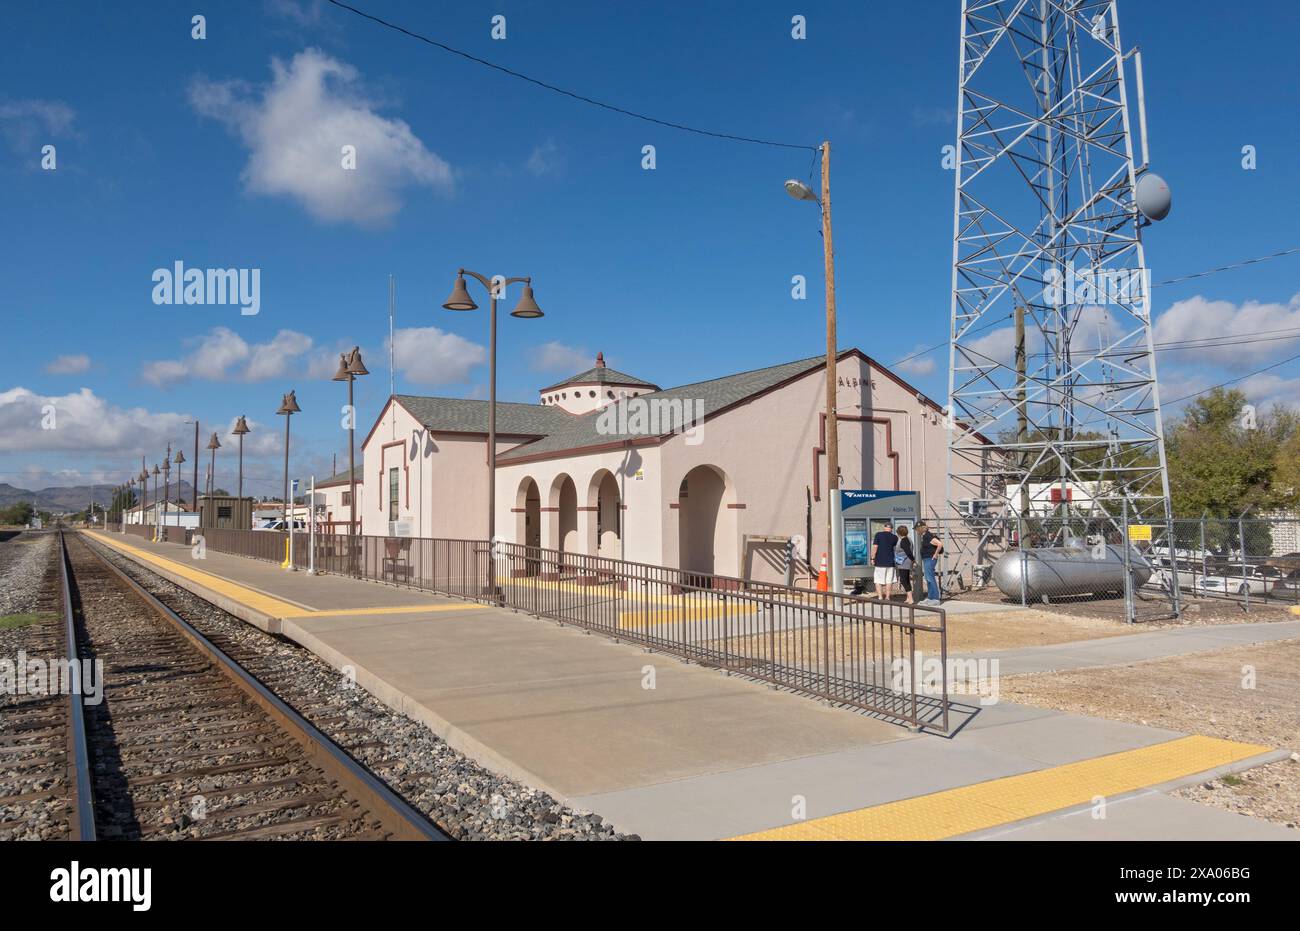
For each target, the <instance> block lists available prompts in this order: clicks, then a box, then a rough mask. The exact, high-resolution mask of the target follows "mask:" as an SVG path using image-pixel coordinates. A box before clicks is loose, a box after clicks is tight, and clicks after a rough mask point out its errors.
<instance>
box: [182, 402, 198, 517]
mask: <svg viewBox="0 0 1300 931" xmlns="http://www.w3.org/2000/svg"><path fill="white" fill-rule="evenodd" d="M185 422H186V423H187V424H188V423H193V424H194V482H193V484H191V485H190V507H191V508H192V509H193V510H194V511H195V512H196V513H197V512H198V510H199V419H198V418H197V417H195V418H194V420H193V421H189V420H187V421H185ZM176 481H177V483H178V484H179V483H180V479H179V478H178V479H177V480H176Z"/></svg>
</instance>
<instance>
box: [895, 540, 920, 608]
mask: <svg viewBox="0 0 1300 931" xmlns="http://www.w3.org/2000/svg"><path fill="white" fill-rule="evenodd" d="M896 532H897V533H898V548H899V549H900V550H902V551H903V552H904V553H906V554H907V559H908V562H909V563H910V564H911V565H909V566H908V568H906V569H903V568H901V567H900V568H899V570H898V581H899V582H901V583H902V585H903V591H905V592H907V603H908V604H913V605H914V604H916V593H915V592H913V591H912V566H915V565H916V551H915V550H913V549H912V540H911V538H910V537H909V536H908V535H907V527H906V526H900V527H899V528H898V530H897V531H896Z"/></svg>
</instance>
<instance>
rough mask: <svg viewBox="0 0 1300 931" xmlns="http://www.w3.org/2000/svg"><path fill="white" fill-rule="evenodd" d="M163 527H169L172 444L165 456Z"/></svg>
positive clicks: (169, 444) (163, 463)
mask: <svg viewBox="0 0 1300 931" xmlns="http://www.w3.org/2000/svg"><path fill="white" fill-rule="evenodd" d="M162 467H163V516H162V522H163V526H164V527H165V526H166V525H167V500H168V499H169V498H170V497H171V493H172V488H171V484H172V444H171V443H168V444H167V455H165V456H163V461H162Z"/></svg>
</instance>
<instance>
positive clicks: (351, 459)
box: [312, 346, 370, 571]
mask: <svg viewBox="0 0 1300 931" xmlns="http://www.w3.org/2000/svg"><path fill="white" fill-rule="evenodd" d="M369 374H370V372H369V371H368V370H367V369H366V366H365V363H363V362H362V361H361V348H360V347H359V346H353V347H352V352H350V353H339V370H338V371H337V372H335V373H334V380H335V381H345V382H347V383H348V501H349V502H350V504H349V505H348V568H349V571H351V569H352V566H353V561H354V559H355V557H356V537H357V476H356V468H357V462H356V444H355V442H354V439H353V437H354V435H355V433H356V428H357V409H356V407H354V406H353V404H352V383H353V382H354V381H356V379H357V378H358V377H360V376H362V375H369ZM312 505H313V507H314V506H315V502H314V501H313V502H312Z"/></svg>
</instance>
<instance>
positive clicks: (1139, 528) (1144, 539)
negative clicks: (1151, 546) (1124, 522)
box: [1128, 524, 1151, 543]
mask: <svg viewBox="0 0 1300 931" xmlns="http://www.w3.org/2000/svg"><path fill="white" fill-rule="evenodd" d="M1128 538H1129V542H1131V543H1150V542H1151V525H1150V524H1129V525H1128Z"/></svg>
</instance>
